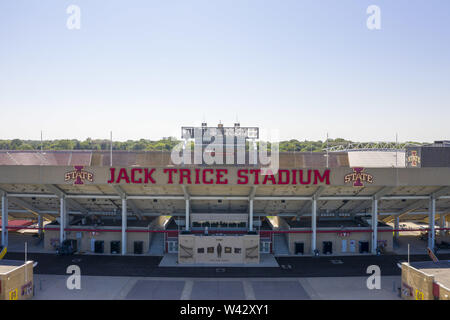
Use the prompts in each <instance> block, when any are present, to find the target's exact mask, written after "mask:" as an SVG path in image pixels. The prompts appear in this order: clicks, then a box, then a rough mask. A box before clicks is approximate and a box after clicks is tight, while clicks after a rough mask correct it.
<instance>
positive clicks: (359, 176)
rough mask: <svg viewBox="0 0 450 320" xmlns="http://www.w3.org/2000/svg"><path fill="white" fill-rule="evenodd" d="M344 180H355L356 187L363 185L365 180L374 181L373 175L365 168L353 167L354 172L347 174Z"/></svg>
mask: <svg viewBox="0 0 450 320" xmlns="http://www.w3.org/2000/svg"><path fill="white" fill-rule="evenodd" d="M344 182H345V183H350V182H353V186H354V187H363V186H364V182H368V183H373V176H372V175H371V174H369V173H366V172H364V168H353V173H349V174H347V175H345V177H344Z"/></svg>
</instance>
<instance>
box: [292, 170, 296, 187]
mask: <svg viewBox="0 0 450 320" xmlns="http://www.w3.org/2000/svg"><path fill="white" fill-rule="evenodd" d="M292 184H297V170H295V169H293V170H292Z"/></svg>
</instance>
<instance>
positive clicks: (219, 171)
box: [216, 169, 228, 184]
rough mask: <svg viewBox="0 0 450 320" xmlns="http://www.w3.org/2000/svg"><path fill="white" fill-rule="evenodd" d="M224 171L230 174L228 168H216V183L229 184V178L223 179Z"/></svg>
mask: <svg viewBox="0 0 450 320" xmlns="http://www.w3.org/2000/svg"><path fill="white" fill-rule="evenodd" d="M222 172H223V173H224V174H228V169H216V179H217V181H216V184H228V179H225V180H223V181H222V180H221V178H223V174H222Z"/></svg>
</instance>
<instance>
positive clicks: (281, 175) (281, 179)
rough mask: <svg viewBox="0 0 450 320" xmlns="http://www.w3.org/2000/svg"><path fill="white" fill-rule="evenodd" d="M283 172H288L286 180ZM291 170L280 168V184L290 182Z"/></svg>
mask: <svg viewBox="0 0 450 320" xmlns="http://www.w3.org/2000/svg"><path fill="white" fill-rule="evenodd" d="M283 173H285V174H286V180H284V181H283ZM290 175H291V172H290V171H289V170H278V184H289V180H290V179H289V178H290V177H289V176H290Z"/></svg>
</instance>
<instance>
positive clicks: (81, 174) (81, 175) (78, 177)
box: [64, 166, 94, 184]
mask: <svg viewBox="0 0 450 320" xmlns="http://www.w3.org/2000/svg"><path fill="white" fill-rule="evenodd" d="M73 168H74V169H75V170H73V171H69V172H66V174H65V176H64V181H72V180H74V183H73V184H84V182H85V181H89V182H93V181H94V174H93V173H92V172H88V171H86V170H83V168H84V166H74V167H73Z"/></svg>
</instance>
